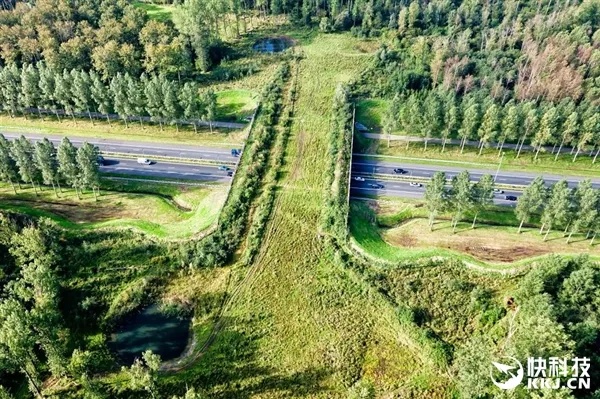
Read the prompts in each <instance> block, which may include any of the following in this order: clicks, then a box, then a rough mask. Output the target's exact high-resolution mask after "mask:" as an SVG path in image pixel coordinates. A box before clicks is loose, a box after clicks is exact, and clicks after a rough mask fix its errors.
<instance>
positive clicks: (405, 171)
mask: <svg viewBox="0 0 600 399" xmlns="http://www.w3.org/2000/svg"><path fill="white" fill-rule="evenodd" d="M394 173H396V174H398V175H403V174H405V173H408V171H407V170H404V169H402V168H396V169H394Z"/></svg>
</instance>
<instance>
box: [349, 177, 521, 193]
mask: <svg viewBox="0 0 600 399" xmlns="http://www.w3.org/2000/svg"><path fill="white" fill-rule="evenodd" d="M352 176H353V180H354V177H363V178H365V179H371V180H383V181H391V182H407V183H423V184H427V183H429V181H430V180H431V179H430V178H426V177H415V176H395V175H389V174H385V173H353V174H352ZM446 181H447V182H448V184H450V183H451V182H452V179H446ZM472 182H473V183H475V182H476V181H474V180H472ZM494 187H495V188H499V189H505V190H514V191H523V189H524V188H525V187H527V186H526V185H516V184H503V183H496V184H495V186H494Z"/></svg>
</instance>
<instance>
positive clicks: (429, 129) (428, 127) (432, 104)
mask: <svg viewBox="0 0 600 399" xmlns="http://www.w3.org/2000/svg"><path fill="white" fill-rule="evenodd" d="M424 108H425V120H426V121H427V123H426V124H423V125H422V126H421V129H420V130H421V134H422V135H423V138H424V139H425V150H427V142H428V141H429V138H430V137H437V136H439V135H440V133H441V130H442V124H443V117H444V114H443V112H442V103H441V101H440V99H439V96H438V95H437V93H436V92H434V91H432V92H430V93H429V95H428V96H427V98H426V99H425V104H424Z"/></svg>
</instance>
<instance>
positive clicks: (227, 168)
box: [219, 165, 229, 172]
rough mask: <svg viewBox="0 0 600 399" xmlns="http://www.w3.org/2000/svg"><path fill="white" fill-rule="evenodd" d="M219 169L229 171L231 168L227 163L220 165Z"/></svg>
mask: <svg viewBox="0 0 600 399" xmlns="http://www.w3.org/2000/svg"><path fill="white" fill-rule="evenodd" d="M219 170H222V171H224V172H227V171H228V170H229V167H228V166H225V165H221V166H219Z"/></svg>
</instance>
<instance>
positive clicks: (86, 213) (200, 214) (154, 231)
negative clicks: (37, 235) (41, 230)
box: [0, 182, 227, 238]
mask: <svg viewBox="0 0 600 399" xmlns="http://www.w3.org/2000/svg"><path fill="white" fill-rule="evenodd" d="M136 183H137V182H129V183H128V186H129V187H131V190H132V191H134V192H119V191H107V190H102V191H101V196H100V197H99V199H98V201H95V200H94V197H93V195H92V194H91V192H88V193H84V195H83V196H82V199H78V198H77V194H76V193H75V191H74V190H73V189H70V188H63V192H62V193H60V197H58V198H57V197H56V195H55V194H54V192H53V190H52V189H51V188H49V187H45V188H44V190H43V191H41V192H39V194H38V195H35V193H34V191H33V189H32V188H31V187H27V188H25V186H24V188H23V189H21V190H18V194H17V195H15V194H14V192H13V191H12V188H11V187H10V186H9V185H5V184H3V185H1V186H0V199H1V203H0V209H7V210H14V211H18V212H21V213H26V214H29V215H32V216H44V217H48V218H50V219H53V220H54V221H55V222H57V223H58V224H59V225H60V226H62V227H64V228H67V229H78V230H81V229H98V228H105V227H115V228H135V229H138V230H140V231H142V232H144V233H147V234H151V235H154V236H157V237H164V238H167V237H168V238H183V237H188V236H191V235H192V234H194V233H198V232H201V231H203V230H205V229H207V228H208V227H209V226H211V225H212V223H213V222H214V221H215V220H216V218H217V215H218V213H219V211H220V209H221V206H222V204H223V201H224V200H225V196H226V193H227V187H226V186H212V187H190V186H167V187H163V185H161V184H158V183H152V184H151V185H148V184H147V183H137V184H136ZM134 186H136V187H134ZM164 186H166V185H164ZM135 191H137V193H135Z"/></svg>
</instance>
